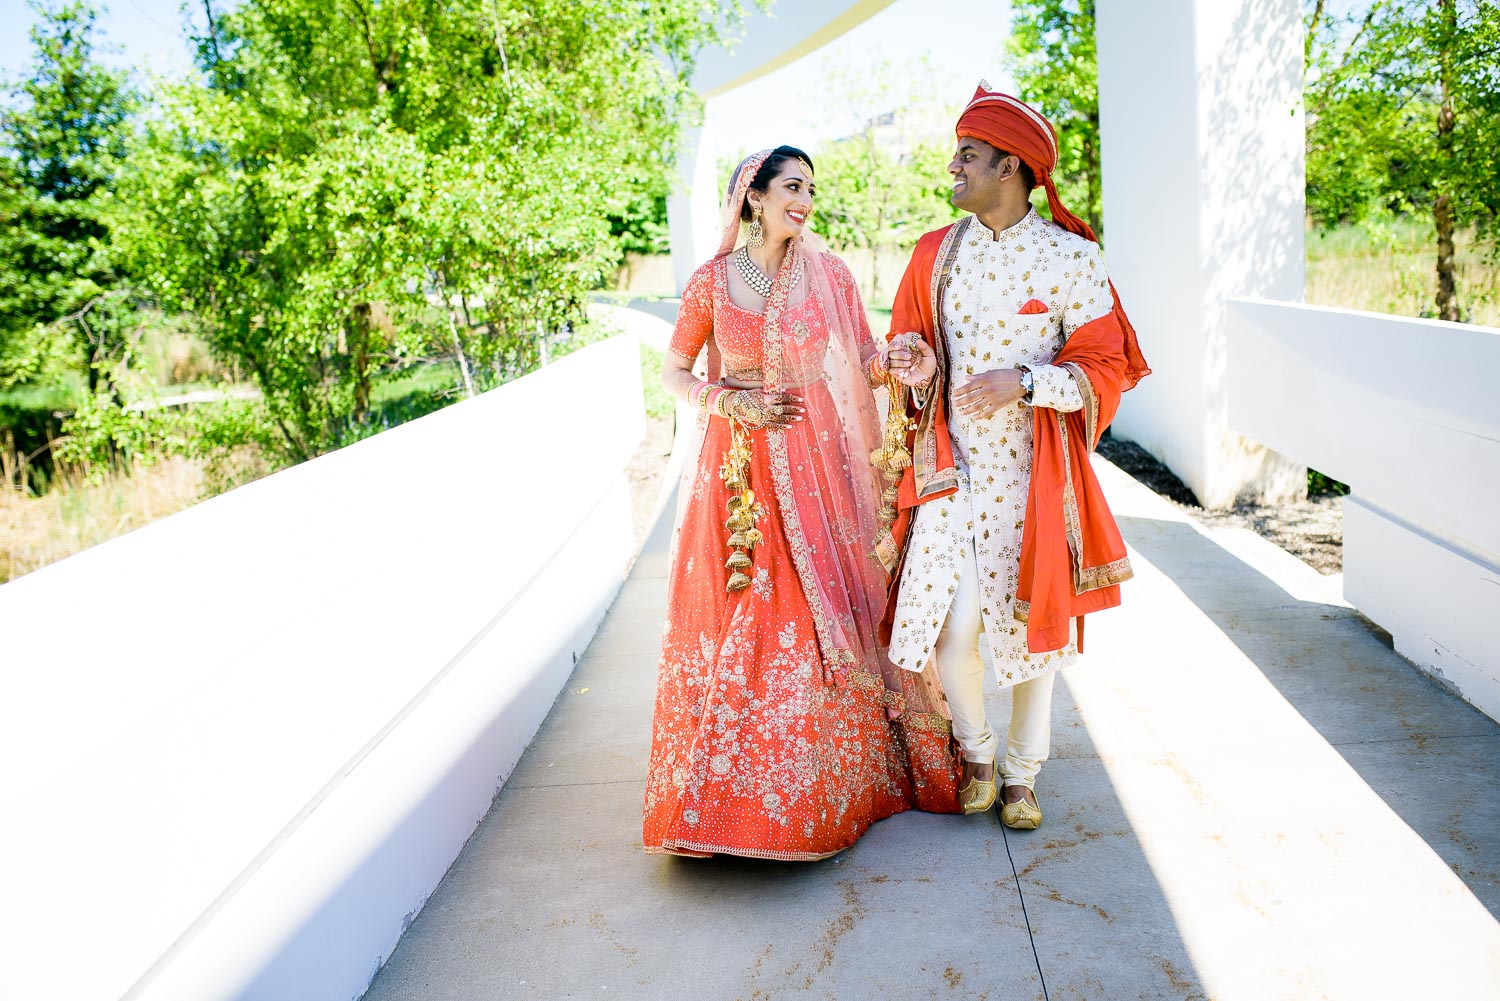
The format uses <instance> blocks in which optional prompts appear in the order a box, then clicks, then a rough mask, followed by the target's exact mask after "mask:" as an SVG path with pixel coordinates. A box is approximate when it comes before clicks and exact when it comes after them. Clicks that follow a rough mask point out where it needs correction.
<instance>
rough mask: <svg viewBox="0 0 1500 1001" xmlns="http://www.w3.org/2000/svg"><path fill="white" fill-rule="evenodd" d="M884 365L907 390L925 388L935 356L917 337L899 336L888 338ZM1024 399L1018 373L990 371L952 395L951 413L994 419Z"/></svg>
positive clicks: (931, 374)
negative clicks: (910, 387) (906, 386)
mask: <svg viewBox="0 0 1500 1001" xmlns="http://www.w3.org/2000/svg"><path fill="white" fill-rule="evenodd" d="M885 362H886V368H887V369H888V370H889V371H890V373H891V374H892V375H894V376H895V377H896V379H897V380H898V381H900V382H901V383H903V384H905V385H908V386H916V387H922V386H926V385H927V384H928V383H930V382H931V381H932V377H933V375H934V374H936V372H937V356H936V355H935V354H934V353H933V350H932V347H931V346H930V345H928V343H927V342H926V341H925V340H923V339H922V335H921V334H917V333H905V334H898V335H897V336H895V337H893V338H891V340H890V342H889V344H888V345H887V346H886V350H885ZM1025 395H1026V391H1025V390H1024V389H1023V388H1022V387H1021V370H1020V369H1017V368H997V369H991V370H990V371H988V372H980V373H979V374H978V375H976V376H974V377H972V378H971V379H969V381H968V382H966V383H964V385H963V386H962V387H960V388H959V389H956V390H954V391H953V409H954V410H956V411H958V412H959V413H962V414H963V415H964V416H966V417H969V418H971V419H975V420H977V419H981V418H986V417H992V416H994V415H995V414H996V413H999V412H1000V411H1001V410H1004V409H1005V408H1006V407H1008V406H1010V405H1011V404H1013V403H1015V402H1016V401H1017V400H1019V399H1021V398H1022V397H1024V396H1025Z"/></svg>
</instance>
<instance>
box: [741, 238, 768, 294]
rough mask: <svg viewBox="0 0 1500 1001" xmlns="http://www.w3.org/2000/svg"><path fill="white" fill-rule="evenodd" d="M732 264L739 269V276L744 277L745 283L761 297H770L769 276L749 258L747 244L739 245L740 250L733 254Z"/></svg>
mask: <svg viewBox="0 0 1500 1001" xmlns="http://www.w3.org/2000/svg"><path fill="white" fill-rule="evenodd" d="M734 266H735V267H736V268H737V269H738V270H739V273H740V277H741V278H743V279H745V284H746V285H749V286H750V287H751V288H752V289H754V290H755V291H756V293H758V294H759V295H760V297H761V298H763V299H769V298H771V276H770V275H768V274H766V273H765V272H764V271H762V270H761V269H760V267H759V266H758V265H757V264H756V263H755V262H754V261H752V260H751V259H750V248H749V247H748V246H745V247H741V248H740V252H739V253H737V254H735V255H734Z"/></svg>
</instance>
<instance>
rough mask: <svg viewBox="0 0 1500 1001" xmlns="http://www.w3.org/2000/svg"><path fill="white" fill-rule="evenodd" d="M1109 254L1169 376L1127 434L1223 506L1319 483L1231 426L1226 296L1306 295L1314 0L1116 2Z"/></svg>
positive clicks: (1134, 400)
mask: <svg viewBox="0 0 1500 1001" xmlns="http://www.w3.org/2000/svg"><path fill="white" fill-rule="evenodd" d="M1097 12H1098V13H1097V17H1098V23H1097V32H1098V34H1097V38H1098V46H1099V50H1098V58H1099V111H1100V133H1101V135H1100V141H1101V145H1102V154H1103V173H1104V214H1105V226H1106V232H1105V234H1104V237H1105V250H1106V255H1107V258H1108V261H1109V269H1110V274H1111V275H1112V276H1113V277H1114V279H1115V284H1116V285H1117V287H1118V288H1119V292H1120V296H1121V300H1122V301H1123V302H1124V305H1125V308H1126V310H1127V311H1128V312H1129V314H1130V317H1131V319H1132V321H1133V322H1134V323H1135V325H1136V328H1137V330H1138V332H1139V334H1140V340H1141V348H1142V350H1143V351H1144V352H1145V355H1146V360H1147V361H1148V362H1150V363H1151V367H1152V369H1153V370H1154V374H1153V375H1152V376H1151V377H1150V378H1148V379H1147V380H1146V381H1145V382H1143V383H1141V385H1140V387H1139V388H1138V389H1136V390H1134V391H1133V392H1131V393H1130V394H1128V395H1127V396H1126V398H1125V402H1124V404H1123V406H1122V407H1121V410H1120V415H1119V417H1118V418H1117V419H1116V421H1115V429H1116V431H1117V432H1118V433H1119V434H1120V435H1121V436H1122V437H1126V438H1130V439H1133V440H1135V441H1137V442H1139V443H1140V444H1141V445H1142V446H1143V447H1145V448H1146V450H1147V451H1149V452H1151V453H1152V454H1153V455H1155V456H1156V457H1157V458H1159V459H1161V460H1162V461H1163V462H1165V463H1166V464H1167V465H1168V466H1169V467H1171V469H1172V471H1173V472H1175V473H1176V474H1177V475H1178V476H1179V477H1181V478H1182V479H1183V481H1184V482H1186V483H1187V485H1188V486H1189V487H1191V488H1192V490H1193V492H1194V493H1195V494H1197V495H1198V499H1199V500H1200V501H1201V502H1202V503H1203V504H1204V505H1205V506H1207V507H1225V506H1228V505H1229V504H1231V503H1233V502H1234V500H1235V498H1236V497H1240V496H1246V497H1261V498H1266V499H1273V500H1274V499H1284V498H1287V497H1293V496H1301V495H1303V494H1304V493H1305V491H1306V477H1305V472H1304V468H1303V467H1301V466H1298V465H1296V464H1295V463H1293V462H1292V461H1290V460H1288V459H1286V458H1284V457H1282V456H1280V455H1278V454H1276V453H1275V452H1272V451H1270V450H1268V449H1266V448H1264V447H1262V446H1261V445H1259V444H1257V443H1255V442H1254V441H1251V440H1250V439H1248V438H1244V437H1241V436H1240V435H1238V434H1236V433H1235V432H1233V431H1232V430H1231V429H1230V426H1229V417H1228V398H1227V391H1226V370H1227V351H1228V342H1227V332H1228V314H1227V308H1226V307H1227V303H1228V300H1229V299H1230V298H1231V297H1234V296H1263V297H1266V298H1271V299H1285V300H1293V301H1300V300H1301V298H1302V291H1303V270H1304V257H1303V242H1302V241H1303V214H1304V206H1303V185H1304V168H1303V143H1304V136H1303V116H1302V18H1301V10H1300V5H1299V3H1298V0H1129V2H1127V0H1100V2H1099V5H1098V8H1097Z"/></svg>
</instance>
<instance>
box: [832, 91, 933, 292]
mask: <svg viewBox="0 0 1500 1001" xmlns="http://www.w3.org/2000/svg"><path fill="white" fill-rule="evenodd" d="M929 77H930V74H929V73H927V72H925V67H924V66H922V65H918V66H916V67H908V68H907V69H906V71H905V72H903V71H901V70H900V69H898V67H896V66H894V65H892V64H891V63H890V62H889V61H881V62H879V63H876V64H875V65H873V66H863V67H861V69H860V72H858V73H854V72H851V71H849V70H847V69H840V68H837V67H834V68H830V69H829V70H828V71H826V72H825V74H824V79H823V81H822V83H821V86H820V88H819V89H820V90H822V91H823V92H825V93H827V94H829V95H830V96H831V101H830V102H829V105H828V108H827V111H828V113H829V114H837V113H840V112H842V113H844V114H845V115H846V117H847V120H848V123H849V128H850V132H849V134H848V135H846V136H844V137H843V138H841V139H838V140H836V141H834V142H831V143H827V144H826V145H824V146H823V147H822V148H821V149H819V150H818V151H817V155H816V158H815V159H816V164H817V180H818V199H817V217H816V225H817V228H818V230H819V231H820V232H821V233H822V234H823V235H824V236H826V237H827V239H828V241H829V243H830V244H831V245H832V246H833V247H835V248H837V249H839V250H841V251H842V250H848V249H854V248H858V249H863V250H868V251H870V252H871V255H870V256H871V270H870V274H869V276H868V279H867V280H865V276H863V275H861V276H860V278H861V279H862V281H861V287H862V289H863V291H864V294H865V296H866V297H867V298H868V299H869V300H870V301H871V302H878V301H884V300H883V296H884V294H885V293H886V292H887V290H885V289H882V287H881V285H880V267H879V262H880V259H881V256H882V254H883V253H885V252H890V251H897V250H905V249H907V248H910V247H911V246H913V245H914V244H915V243H916V242H917V238H918V237H920V236H921V235H922V234H923V233H926V232H928V231H929V230H933V229H936V228H938V227H939V226H942V225H944V224H946V223H949V222H951V221H952V220H953V219H954V217H955V215H956V213H955V211H954V209H953V206H952V204H951V201H950V194H951V189H950V186H949V179H948V173H947V170H946V165H947V162H948V159H949V157H950V156H951V155H952V150H951V149H949V148H948V144H947V139H946V135H944V137H943V138H942V139H941V140H939V139H936V138H935V137H934V136H933V134H932V130H931V129H930V128H927V125H928V124H929V123H930V122H931V121H933V120H941V121H944V122H945V123H946V120H947V117H948V113H947V112H946V111H945V110H939V109H938V104H937V100H936V96H935V94H934V93H933V92H932V91H931V89H930V87H928V85H927V84H926V83H925V81H926V80H927V79H928V78H929ZM945 130H946V125H945V126H944V131H945ZM892 291H893V290H892Z"/></svg>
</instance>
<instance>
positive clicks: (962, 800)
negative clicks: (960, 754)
mask: <svg viewBox="0 0 1500 1001" xmlns="http://www.w3.org/2000/svg"><path fill="white" fill-rule="evenodd" d="M999 795H1000V794H999V793H998V792H997V791H996V790H995V780H994V779H992V778H991V779H970V780H969V784H968V785H966V786H964V787H963V788H962V789H960V790H959V791H958V805H959V806H961V807H963V811H964V816H966V817H967V816H968V815H969V814H971V813H983V812H984V811H986V810H988V809H989V808H990V807H992V806H994V805H995V800H996V799H997V798H998V797H999Z"/></svg>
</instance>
